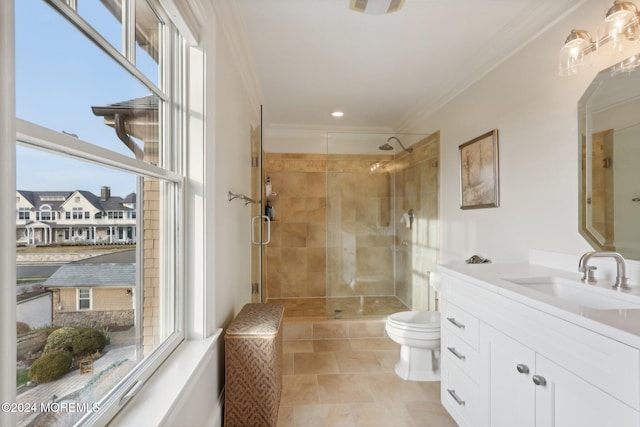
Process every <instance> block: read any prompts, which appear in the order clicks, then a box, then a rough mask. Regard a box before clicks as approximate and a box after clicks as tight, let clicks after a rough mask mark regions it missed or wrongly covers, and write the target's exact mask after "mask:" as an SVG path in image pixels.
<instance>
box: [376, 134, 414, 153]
mask: <svg viewBox="0 0 640 427" xmlns="http://www.w3.org/2000/svg"><path fill="white" fill-rule="evenodd" d="M392 139H395V140H396V141H398V144H400V147H402V149H403V150H404V151H406V152H407V153H411V152H412V151H413V148H405V147H404V145H402V142H400V140H399V139H398V138H396V137H395V136H390V137H389V139H387V142H385V143H384V144H383V145H381V146H380V147H378V149H379V150H383V151H391V150H393V146H392V145H391V144H389V141H391V140H392Z"/></svg>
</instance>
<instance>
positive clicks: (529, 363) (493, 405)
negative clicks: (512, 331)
mask: <svg viewBox="0 0 640 427" xmlns="http://www.w3.org/2000/svg"><path fill="white" fill-rule="evenodd" d="M480 353H481V360H482V366H483V368H484V369H482V377H481V379H480V387H481V389H482V390H483V391H484V393H482V395H483V396H484V398H485V401H484V405H482V406H483V407H484V408H485V410H486V411H487V413H485V414H484V416H483V418H484V421H485V422H484V424H485V425H489V426H491V427H503V426H504V427H514V426H518V427H533V426H534V425H535V386H534V385H533V383H532V382H531V376H532V375H533V373H534V372H535V360H536V359H535V353H534V351H533V350H531V349H530V348H528V347H525V346H524V345H522V344H520V343H519V342H517V341H516V340H514V339H512V338H510V337H508V336H507V335H504V334H503V333H501V332H498V331H497V330H495V329H493V328H492V327H490V326H487V325H486V324H484V323H482V324H481V327H480Z"/></svg>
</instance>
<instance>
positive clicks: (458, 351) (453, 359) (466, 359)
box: [440, 325, 480, 381]
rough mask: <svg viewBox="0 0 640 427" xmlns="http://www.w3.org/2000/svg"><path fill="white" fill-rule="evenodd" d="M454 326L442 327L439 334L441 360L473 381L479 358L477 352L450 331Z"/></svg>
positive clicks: (476, 372) (475, 378) (476, 376)
mask: <svg viewBox="0 0 640 427" xmlns="http://www.w3.org/2000/svg"><path fill="white" fill-rule="evenodd" d="M452 328H455V326H448V325H444V326H443V328H442V330H441V333H442V338H441V343H442V344H441V345H442V347H441V350H440V352H441V354H442V357H443V359H444V358H447V363H452V364H453V365H455V366H457V367H458V368H460V369H461V370H462V371H463V372H464V373H465V374H467V375H468V376H469V377H470V378H472V379H473V380H474V381H477V379H478V366H479V363H480V362H479V357H478V352H477V351H475V350H474V349H473V348H472V347H471V346H470V345H469V344H467V343H466V342H464V341H463V340H462V339H461V338H459V337H458V336H457V335H455V333H454V332H453V331H452V330H451V329H452Z"/></svg>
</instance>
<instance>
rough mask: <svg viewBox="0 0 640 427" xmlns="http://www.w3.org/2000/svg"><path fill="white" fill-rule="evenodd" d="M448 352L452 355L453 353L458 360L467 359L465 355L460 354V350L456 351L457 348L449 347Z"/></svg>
mask: <svg viewBox="0 0 640 427" xmlns="http://www.w3.org/2000/svg"><path fill="white" fill-rule="evenodd" d="M447 350H449V351H450V352H451V353H453V355H454V356H455V357H457V358H458V359H460V360H464V359H466V358H467V356H465V355H464V354H460V353H459V352H458V350H456V348H455V347H447Z"/></svg>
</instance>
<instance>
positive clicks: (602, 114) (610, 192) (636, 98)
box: [578, 60, 640, 260]
mask: <svg viewBox="0 0 640 427" xmlns="http://www.w3.org/2000/svg"><path fill="white" fill-rule="evenodd" d="M625 61H627V60H625ZM625 61H623V62H622V63H620V64H616V65H614V66H613V67H610V68H608V69H605V70H603V71H601V72H600V73H599V74H598V75H597V76H596V77H595V78H594V80H593V82H591V85H589V87H588V88H587V90H586V91H585V93H584V95H583V96H582V97H581V98H580V101H579V102H578V130H579V136H580V141H579V153H580V168H579V169H580V179H579V182H580V184H579V185H580V187H579V190H580V212H579V218H580V221H579V228H580V234H582V236H584V237H585V239H587V241H588V242H589V243H590V244H591V245H592V246H593V247H594V248H595V249H596V250H600V251H616V252H619V253H621V254H622V255H623V256H624V257H625V258H628V259H634V260H640V69H638V70H636V71H633V70H631V71H630V70H628V69H625V67H624V64H625Z"/></svg>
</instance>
